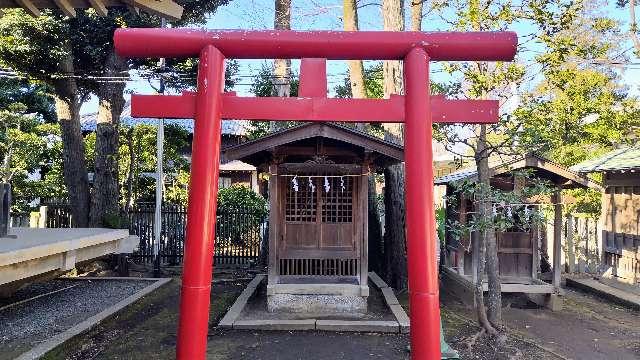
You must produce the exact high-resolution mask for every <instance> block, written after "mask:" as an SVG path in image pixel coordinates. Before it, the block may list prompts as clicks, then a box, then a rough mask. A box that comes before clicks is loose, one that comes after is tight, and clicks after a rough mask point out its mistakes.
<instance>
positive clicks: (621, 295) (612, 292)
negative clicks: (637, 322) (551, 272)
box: [566, 277, 640, 311]
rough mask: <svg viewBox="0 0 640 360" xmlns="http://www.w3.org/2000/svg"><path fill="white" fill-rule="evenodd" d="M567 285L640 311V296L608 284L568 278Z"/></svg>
mask: <svg viewBox="0 0 640 360" xmlns="http://www.w3.org/2000/svg"><path fill="white" fill-rule="evenodd" d="M566 284H567V286H569V287H573V288H576V289H580V290H583V291H586V292H590V293H592V294H595V295H597V296H599V297H601V298H604V299H607V300H609V301H612V302H615V303H617V304H620V305H622V306H625V307H628V308H630V309H633V310H636V311H640V296H637V295H634V294H630V293H628V292H625V291H622V290H620V289H616V288H614V287H612V286H609V285H606V284H602V283H600V282H598V281H597V280H589V279H572V278H569V277H567V278H566Z"/></svg>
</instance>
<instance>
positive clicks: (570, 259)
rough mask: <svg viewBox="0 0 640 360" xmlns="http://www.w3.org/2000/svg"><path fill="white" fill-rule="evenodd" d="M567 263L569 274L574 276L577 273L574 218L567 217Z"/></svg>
mask: <svg viewBox="0 0 640 360" xmlns="http://www.w3.org/2000/svg"><path fill="white" fill-rule="evenodd" d="M566 239H567V260H566V261H567V263H568V265H569V266H568V270H569V274H573V273H574V271H575V263H576V255H575V250H574V249H575V245H574V243H573V216H571V214H569V215H567V237H566Z"/></svg>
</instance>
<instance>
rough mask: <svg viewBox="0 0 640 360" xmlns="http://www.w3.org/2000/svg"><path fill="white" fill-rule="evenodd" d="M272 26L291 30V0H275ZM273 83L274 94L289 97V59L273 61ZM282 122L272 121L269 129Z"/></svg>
mask: <svg viewBox="0 0 640 360" xmlns="http://www.w3.org/2000/svg"><path fill="white" fill-rule="evenodd" d="M273 27H274V29H276V30H291V0H275V16H274V23H273ZM273 85H274V87H275V91H276V93H275V94H274V95H275V96H279V97H289V95H290V94H291V59H275V60H274V61H273ZM281 124H282V123H281V122H280V121H272V122H271V124H270V128H271V131H274V130H277V129H278V128H279V127H280V125H281Z"/></svg>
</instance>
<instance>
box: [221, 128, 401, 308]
mask: <svg viewBox="0 0 640 360" xmlns="http://www.w3.org/2000/svg"><path fill="white" fill-rule="evenodd" d="M223 156H224V158H225V160H241V161H243V162H246V163H249V164H252V165H254V166H256V167H257V168H258V169H259V171H260V172H268V174H269V204H270V215H269V270H268V282H267V295H268V298H269V301H268V305H269V310H270V311H278V310H287V311H304V310H305V309H306V310H309V309H311V311H320V312H323V311H338V312H341V311H363V310H364V311H366V297H367V296H368V295H369V288H368V286H367V275H368V265H367V264H368V262H367V260H368V259H367V242H368V235H367V234H368V231H367V227H368V225H367V196H368V180H367V177H368V175H369V174H371V173H372V172H375V171H377V170H382V169H383V168H384V167H386V166H388V165H391V164H394V163H397V162H400V161H402V160H403V148H402V147H401V146H399V145H396V144H393V143H390V142H386V141H384V140H381V139H379V138H376V137H374V136H371V135H368V134H365V133H362V132H359V131H356V130H353V129H351V128H349V127H345V126H342V125H337V124H333V123H307V124H304V125H300V126H296V127H293V128H289V129H286V130H282V131H279V132H276V133H273V134H270V135H267V136H265V137H262V138H259V139H257V140H254V141H250V142H247V143H244V144H241V145H237V146H233V147H230V148H227V149H225V150H224V152H223ZM327 296H329V297H333V298H334V299H333V300H331V299H327V298H326V297H327ZM336 298H337V299H338V301H334V300H335V299H336ZM292 299H294V300H295V299H300V300H303V301H302V303H304V304H307V305H306V306H302V307H298V306H297V305H296V302H295V301H291V300H292ZM309 304H311V305H309Z"/></svg>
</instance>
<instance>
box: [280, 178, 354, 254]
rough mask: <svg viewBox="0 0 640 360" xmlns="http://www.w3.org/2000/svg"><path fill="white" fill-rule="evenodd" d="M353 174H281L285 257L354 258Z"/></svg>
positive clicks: (282, 247)
mask: <svg viewBox="0 0 640 360" xmlns="http://www.w3.org/2000/svg"><path fill="white" fill-rule="evenodd" d="M354 179H355V178H354V177H348V176H344V177H326V178H325V177H311V178H310V177H305V176H299V177H298V178H297V188H298V189H297V191H296V189H295V188H294V186H293V183H292V178H291V177H289V178H283V180H282V182H281V184H280V185H281V189H282V191H281V194H283V197H284V198H283V199H282V201H283V204H284V206H283V212H284V214H283V217H282V219H283V235H282V237H281V239H280V240H281V241H280V244H279V246H278V249H279V253H280V254H282V257H286V258H354V257H357V256H355V255H356V250H357V249H356V241H355V238H356V227H355V225H354V224H355V219H356V216H355V214H356V204H358V202H357V199H356V198H357V194H358V192H357V182H356V181H354Z"/></svg>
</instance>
